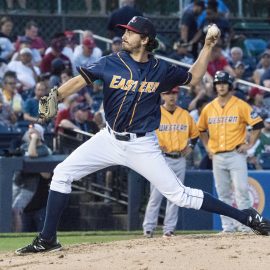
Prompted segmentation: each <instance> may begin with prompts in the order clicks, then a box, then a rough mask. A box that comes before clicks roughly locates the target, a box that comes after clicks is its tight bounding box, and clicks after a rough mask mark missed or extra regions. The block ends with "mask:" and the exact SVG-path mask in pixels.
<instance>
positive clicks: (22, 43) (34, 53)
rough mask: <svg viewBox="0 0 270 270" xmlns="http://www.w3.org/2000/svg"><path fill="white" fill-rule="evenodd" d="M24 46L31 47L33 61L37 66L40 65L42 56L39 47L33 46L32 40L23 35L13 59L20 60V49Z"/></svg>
mask: <svg viewBox="0 0 270 270" xmlns="http://www.w3.org/2000/svg"><path fill="white" fill-rule="evenodd" d="M23 48H29V49H30V50H31V51H32V62H33V64H34V65H35V66H37V67H39V66H40V63H41V60H42V57H41V55H40V52H39V50H38V49H34V48H31V40H30V39H29V38H28V37H21V39H20V46H19V49H18V51H17V52H15V53H14V54H13V56H12V58H11V61H19V60H20V50H21V49H23Z"/></svg>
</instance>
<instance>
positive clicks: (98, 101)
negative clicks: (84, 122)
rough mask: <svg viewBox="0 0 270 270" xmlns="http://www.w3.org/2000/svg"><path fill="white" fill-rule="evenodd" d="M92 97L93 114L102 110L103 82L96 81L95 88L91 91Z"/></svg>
mask: <svg viewBox="0 0 270 270" xmlns="http://www.w3.org/2000/svg"><path fill="white" fill-rule="evenodd" d="M90 96H91V99H92V102H91V109H92V112H93V113H96V112H97V111H99V110H100V108H101V105H102V102H103V97H104V95H103V82H102V81H101V80H96V81H94V82H93V87H92V88H91V89H90Z"/></svg>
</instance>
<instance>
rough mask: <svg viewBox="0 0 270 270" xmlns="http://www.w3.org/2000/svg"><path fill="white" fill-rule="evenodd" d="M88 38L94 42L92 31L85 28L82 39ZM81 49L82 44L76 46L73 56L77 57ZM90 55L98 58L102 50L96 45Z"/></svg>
mask: <svg viewBox="0 0 270 270" xmlns="http://www.w3.org/2000/svg"><path fill="white" fill-rule="evenodd" d="M88 38H89V39H92V40H93V41H94V42H95V39H94V36H93V32H92V31H90V30H85V31H84V32H83V34H82V40H85V39H88ZM82 51H83V44H80V45H78V46H76V47H75V49H74V58H75V57H77V56H78V55H81V54H82ZM92 56H93V57H96V58H100V57H101V56H102V50H101V49H100V48H99V47H97V46H96V45H95V47H94V49H93V52H92ZM74 70H75V69H74ZM74 70H73V72H74Z"/></svg>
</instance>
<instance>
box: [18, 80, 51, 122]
mask: <svg viewBox="0 0 270 270" xmlns="http://www.w3.org/2000/svg"><path fill="white" fill-rule="evenodd" d="M46 93H47V88H46V84H45V83H44V82H42V81H41V82H38V83H37V85H36V88H35V96H34V97H33V98H29V99H27V100H26V101H25V104H24V114H23V118H24V120H26V121H29V122H30V123H31V122H36V121H37V120H38V102H39V100H40V98H41V97H43V96H44V95H45V94H46Z"/></svg>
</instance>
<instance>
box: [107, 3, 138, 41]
mask: <svg viewBox="0 0 270 270" xmlns="http://www.w3.org/2000/svg"><path fill="white" fill-rule="evenodd" d="M134 4H135V1H134V0H119V9H116V10H115V11H113V12H112V14H111V15H110V17H109V21H108V25H107V30H108V36H109V38H113V37H115V36H117V37H122V36H123V34H124V30H123V29H121V28H118V27H115V26H116V25H117V24H127V23H128V22H129V21H130V20H131V19H132V18H133V17H134V16H143V15H142V13H141V12H140V11H138V10H137V9H135V8H134Z"/></svg>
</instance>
